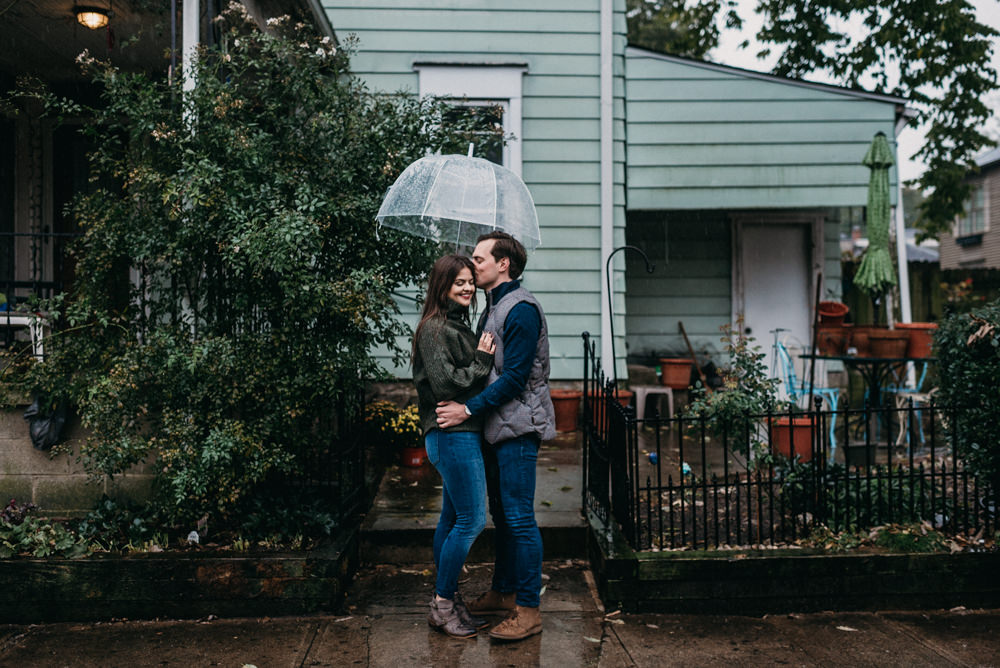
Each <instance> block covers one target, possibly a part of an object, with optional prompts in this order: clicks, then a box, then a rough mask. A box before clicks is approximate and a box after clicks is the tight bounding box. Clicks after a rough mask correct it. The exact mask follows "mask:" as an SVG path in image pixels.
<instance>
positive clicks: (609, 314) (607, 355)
mask: <svg viewBox="0 0 1000 668" xmlns="http://www.w3.org/2000/svg"><path fill="white" fill-rule="evenodd" d="M613 8H614V0H601V33H600V39H601V47H600V48H601V53H600V57H601V79H600V82H601V258H602V259H607V258H608V257H609V256H610V255H611V252H612V249H614V245H615V244H614V240H615V236H614V235H615V227H614V225H615V209H614V195H615V191H614V136H613V133H614V98H613V95H614V32H613V28H614V11H613ZM614 270H615V268H614V263H613V261H612V264H611V265H609V267H608V271H609V272H610V275H611V276H613V275H614ZM598 271H600V266H598ZM608 282H609V281H600V284H601V299H600V304H601V359H602V363H601V365H602V367H603V368H604V373H605V376H606V377H613V376H615V373H614V372H615V370H616V367H615V366H614V364H615V353H614V341H612V340H611V318H613V317H614V313H613V310H609V306H608V304H609V302H610V301H611V298H612V295H610V294H609V293H608V288H607V284H608ZM611 283H612V285H613V281H611ZM612 290H613V288H612Z"/></svg>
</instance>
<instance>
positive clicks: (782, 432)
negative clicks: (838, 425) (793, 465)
mask: <svg viewBox="0 0 1000 668" xmlns="http://www.w3.org/2000/svg"><path fill="white" fill-rule="evenodd" d="M812 444H813V422H812V418H810V417H793V418H789V417H776V418H774V419H773V420H772V421H771V450H772V451H773V452H776V453H777V454H779V455H782V456H784V457H788V458H789V459H791V458H793V457H794V456H795V455H798V456H799V459H801V460H802V461H804V462H808V461H809V460H811V459H812V456H813V453H812Z"/></svg>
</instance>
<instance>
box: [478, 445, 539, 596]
mask: <svg viewBox="0 0 1000 668" xmlns="http://www.w3.org/2000/svg"><path fill="white" fill-rule="evenodd" d="M538 445H539V442H538V438H537V437H536V436H521V437H518V438H514V439H511V440H509V441H503V442H501V443H498V444H497V445H489V444H486V445H484V446H483V460H484V462H485V463H486V489H487V492H488V494H489V499H490V515H491V516H492V517H493V525H494V526H495V527H496V540H495V543H496V567H495V568H494V570H493V589H494V590H496V591H498V592H501V593H503V594H507V593H510V592H516V593H517V596H516V597H515V602H516V603H517V604H518V605H520V606H523V607H529V608H537V607H538V604H539V595H540V592H541V589H542V534H541V533H540V532H539V531H538V523H537V522H536V521H535V476H536V471H535V467H536V462H537V461H538Z"/></svg>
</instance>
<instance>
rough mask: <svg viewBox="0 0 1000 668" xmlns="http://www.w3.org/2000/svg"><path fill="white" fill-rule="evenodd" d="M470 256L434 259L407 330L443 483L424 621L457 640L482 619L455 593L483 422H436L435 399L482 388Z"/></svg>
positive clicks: (486, 352)
mask: <svg viewBox="0 0 1000 668" xmlns="http://www.w3.org/2000/svg"><path fill="white" fill-rule="evenodd" d="M473 275H474V266H473V264H472V260H470V259H469V258H467V257H463V256H461V255H446V256H444V257H442V258H441V259H439V260H438V261H437V262H435V263H434V267H433V268H432V269H431V275H430V278H429V280H428V286H427V299H426V301H425V302H424V310H423V313H422V314H421V316H420V324H418V325H417V331H416V334H414V336H413V358H412V359H413V382H414V384H415V385H416V386H417V399H418V402H419V408H420V422H421V426H422V427H423V430H424V439H425V443H426V445H427V457H428V459H430V460H431V463H432V464H434V467H435V468H437V470H438V472H439V473H440V474H441V478H442V480H443V482H444V485H443V492H442V498H441V518H440V519H439V520H438V526H437V530H436V531H435V532H434V564H435V566H436V567H437V581H436V583H435V589H434V597H433V599H432V600H431V604H430V608H431V609H430V613H429V614H428V615H427V621H428V623H429V624H430V625H431V626H432V627H434V628H436V629H440V630H442V631H444V632H445V633H447V634H448V635H451V636H455V637H458V638H472V637H475V635H476V630H477V629H480V628H483V627H485V626H487V624H488V622H487V621H486V620H484V619H482V618H479V617H473V616H472V615H470V614H469V611H468V610H467V609H466V607H465V604H464V603H463V602H462V599H461V597H460V596H459V594H458V575H459V573H460V572H461V570H462V566H463V565H464V564H465V558H466V557H467V556H468V554H469V548H471V547H472V543H473V542H474V541H475V540H476V536H478V535H479V534H480V532H482V530H483V527H485V526H486V475H485V471H484V468H483V455H482V451H481V450H480V441H481V436H480V432H481V431H482V427H483V425H482V420H481V419H479V418H475V417H472V418H469V419H468V420H466V421H465V422H463V423H462V424H460V425H457V426H455V427H450V428H448V429H440V428H439V427H438V426H437V423H436V418H437V415H436V413H435V412H434V409H435V407H436V406H437V403H438V402H439V401H447V400H454V401H458V402H464V401H465V400H467V399H470V398H472V397H473V396H475V395H476V394H478V393H479V392H480V391H481V390H482V389H483V388H484V387H485V386H486V378H487V376H488V375H489V372H490V368H491V367H492V366H493V351H494V349H495V346H494V344H493V337H492V335H490V334H488V333H484V334H483V336H482V338H480V339H479V341H478V345H477V342H476V335H475V334H474V333H473V331H472V328H471V327H470V326H469V306H470V305H472V304H473V303H474V302H475V299H476V284H475V281H474V279H473Z"/></svg>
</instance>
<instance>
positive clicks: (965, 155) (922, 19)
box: [757, 0, 998, 237]
mask: <svg viewBox="0 0 1000 668" xmlns="http://www.w3.org/2000/svg"><path fill="white" fill-rule="evenodd" d="M757 12H758V13H759V14H761V15H762V16H763V18H764V25H763V27H762V28H761V30H760V32H758V33H757V38H758V39H759V40H760V41H761V42H764V43H769V44H774V45H776V46H779V47H783V51H782V53H781V55H780V57H779V59H778V62H777V65H775V68H774V72H775V73H776V74H779V75H783V76H791V77H804V76H806V75H808V74H810V73H812V72H827V73H829V74H830V75H832V76H833V77H834V78H835V79H837V80H839V81H841V82H843V83H844V84H845V85H847V86H860V85H861V83H862V82H863V81H864V82H865V83H866V84H867V82H868V81H870V80H871V81H874V85H875V88H876V89H877V90H880V91H883V92H886V93H889V94H893V95H898V96H900V97H903V98H906V99H907V100H909V101H910V103H911V104H912V105H913V106H914V107H915V108H916V109H917V111H918V117H917V119H916V123H919V124H926V125H927V128H928V130H927V139H926V142H925V143H924V145H923V147H922V148H921V149H920V150H919V151H918V152H917V153H916V157H918V158H920V159H922V160H923V161H924V162H925V163H926V165H927V170H926V171H925V172H924V174H923V175H922V176H921V177H920V178H919V179H917V180H916V181H915V182H914V184H915V185H917V186H918V187H919V188H920V189H921V190H923V191H924V192H925V193H926V194H927V198H926V199H925V200H924V201H923V203H922V204H921V205H920V217H919V218H918V226H919V227H921V228H922V230H923V233H922V236H924V237H928V236H937V235H938V234H940V233H941V232H945V231H948V230H949V229H950V226H951V224H952V222H953V221H954V219H955V216H956V215H958V214H959V213H961V211H962V208H963V203H964V201H965V199H966V197H967V196H968V193H969V188H968V186H967V185H966V184H965V183H963V180H964V178H965V176H966V174H967V173H968V172H969V170H974V169H975V163H974V160H973V159H974V157H975V156H976V154H977V153H979V152H980V151H982V149H983V148H984V147H985V146H990V145H992V142H991V141H990V139H989V137H987V136H986V135H985V134H983V133H982V132H981V131H980V128H981V127H982V125H983V123H984V122H985V121H986V120H987V119H988V118H989V117H990V110H989V108H988V107H987V105H986V104H985V103H984V97H985V96H986V95H988V94H989V93H990V92H991V91H994V90H996V89H997V88H998V79H997V72H996V70H994V69H993V68H992V67H991V65H990V57H991V53H992V50H993V45H992V42H991V40H992V38H995V37H996V36H997V35H998V33H997V31H995V30H993V29H992V28H990V27H989V26H986V25H983V24H982V23H979V22H978V21H977V20H976V16H975V12H974V10H973V8H972V6H971V5H970V4H969V3H968V2H967V1H966V0H809V1H808V2H803V1H802V0H759V2H758V5H757ZM857 27H860V28H861V30H860V31H859V30H858V29H857ZM767 53H769V50H765V51H762V52H761V55H766V54H767Z"/></svg>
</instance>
